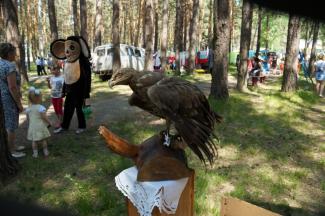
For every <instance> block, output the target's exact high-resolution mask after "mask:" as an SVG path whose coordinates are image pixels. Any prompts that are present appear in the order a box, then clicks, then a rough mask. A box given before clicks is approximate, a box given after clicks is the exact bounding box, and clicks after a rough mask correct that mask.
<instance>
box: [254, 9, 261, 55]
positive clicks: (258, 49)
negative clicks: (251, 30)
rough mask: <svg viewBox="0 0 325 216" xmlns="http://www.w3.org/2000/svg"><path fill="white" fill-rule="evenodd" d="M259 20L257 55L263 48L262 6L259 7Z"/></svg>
mask: <svg viewBox="0 0 325 216" xmlns="http://www.w3.org/2000/svg"><path fill="white" fill-rule="evenodd" d="M257 19H258V22H257V40H256V52H255V56H258V55H259V53H260V48H261V33H262V8H261V6H259V7H258V18H257Z"/></svg>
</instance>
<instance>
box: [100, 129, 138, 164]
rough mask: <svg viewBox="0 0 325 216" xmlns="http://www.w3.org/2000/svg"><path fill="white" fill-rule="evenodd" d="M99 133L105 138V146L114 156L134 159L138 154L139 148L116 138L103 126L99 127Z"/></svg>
mask: <svg viewBox="0 0 325 216" xmlns="http://www.w3.org/2000/svg"><path fill="white" fill-rule="evenodd" d="M98 131H99V133H100V134H101V135H102V136H103V137H104V138H105V140H106V146H107V147H108V148H109V149H111V150H112V151H113V152H115V153H116V154H119V155H121V156H123V157H128V158H132V159H135V158H136V157H137V155H138V153H139V146H136V145H133V144H130V143H129V142H128V141H126V140H125V139H122V138H120V137H118V136H117V135H116V134H114V133H113V132H111V131H110V130H108V129H107V128H106V127H105V126H100V127H99V129H98Z"/></svg>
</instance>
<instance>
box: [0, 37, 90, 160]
mask: <svg viewBox="0 0 325 216" xmlns="http://www.w3.org/2000/svg"><path fill="white" fill-rule="evenodd" d="M15 59H16V48H15V47H14V46H13V45H12V44H10V43H0V94H1V102H2V108H3V112H4V120H5V129H6V131H7V136H8V146H9V150H10V153H11V155H12V156H13V157H15V158H21V157H24V156H26V153H25V152H24V149H25V146H23V145H16V130H17V129H18V127H19V114H21V113H25V114H26V116H27V121H28V131H27V134H26V136H27V140H29V141H30V142H31V144H32V156H33V157H34V158H37V157H38V145H39V144H41V145H42V148H43V154H44V157H47V156H48V155H49V153H50V152H49V150H48V146H47V140H48V138H49V137H50V136H51V133H50V131H49V128H50V127H53V128H54V133H59V132H62V127H61V125H62V123H63V119H64V115H65V113H64V109H63V106H64V102H63V101H64V99H63V98H64V97H65V96H66V92H64V91H65V90H64V89H65V88H64V85H65V84H64V78H63V76H61V70H62V69H63V68H62V62H60V61H57V62H52V63H51V64H50V65H49V67H48V68H49V69H50V71H51V74H52V75H51V76H50V77H48V78H47V79H46V80H47V86H48V88H49V89H50V91H51V95H50V96H51V103H52V105H53V108H54V111H55V115H56V117H57V119H56V120H54V121H51V120H50V119H49V118H48V116H47V109H46V107H45V106H44V105H43V102H44V101H43V93H42V92H41V90H40V89H37V88H35V87H33V86H31V87H30V88H29V90H28V93H27V97H28V102H29V105H28V107H27V108H26V109H24V108H23V105H22V95H23V94H24V93H23V92H21V79H20V74H19V73H18V71H17V69H16V65H15ZM37 71H38V70H37ZM73 113H74V109H73V110H70V112H69V115H70V117H72V115H73ZM77 114H78V115H84V116H83V119H85V116H87V118H88V119H89V118H91V116H90V114H91V111H90V110H89V105H88V106H86V109H85V112H83V110H82V111H81V112H78V113H77ZM70 117H69V118H65V119H66V120H65V124H69V123H70V121H71V118H70ZM78 117H79V116H78ZM83 126H84V127H83V128H82V130H80V128H78V129H77V131H76V133H77V134H80V133H82V132H83V131H85V127H86V123H85V122H84V124H83ZM66 128H68V127H66Z"/></svg>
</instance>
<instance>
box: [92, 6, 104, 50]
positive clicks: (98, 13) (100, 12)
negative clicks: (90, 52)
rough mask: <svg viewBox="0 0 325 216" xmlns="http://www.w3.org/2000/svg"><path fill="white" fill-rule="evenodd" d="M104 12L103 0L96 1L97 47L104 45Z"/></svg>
mask: <svg viewBox="0 0 325 216" xmlns="http://www.w3.org/2000/svg"><path fill="white" fill-rule="evenodd" d="M102 17H103V10H102V0H96V15H95V22H94V23H95V25H94V45H93V47H94V48H95V47H97V46H99V45H101V44H102V31H103V19H102Z"/></svg>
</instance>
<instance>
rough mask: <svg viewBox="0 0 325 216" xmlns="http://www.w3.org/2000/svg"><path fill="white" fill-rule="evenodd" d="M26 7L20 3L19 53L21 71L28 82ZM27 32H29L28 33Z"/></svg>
mask: <svg viewBox="0 0 325 216" xmlns="http://www.w3.org/2000/svg"><path fill="white" fill-rule="evenodd" d="M24 8H25V5H23V3H22V2H20V3H19V16H20V20H21V22H20V29H21V41H20V43H19V52H20V56H21V58H20V64H21V71H22V74H23V75H24V77H27V79H25V81H27V82H28V74H27V66H26V52H25V47H24V44H25V30H26V16H25V13H23V11H24ZM26 32H27V31H26Z"/></svg>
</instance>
